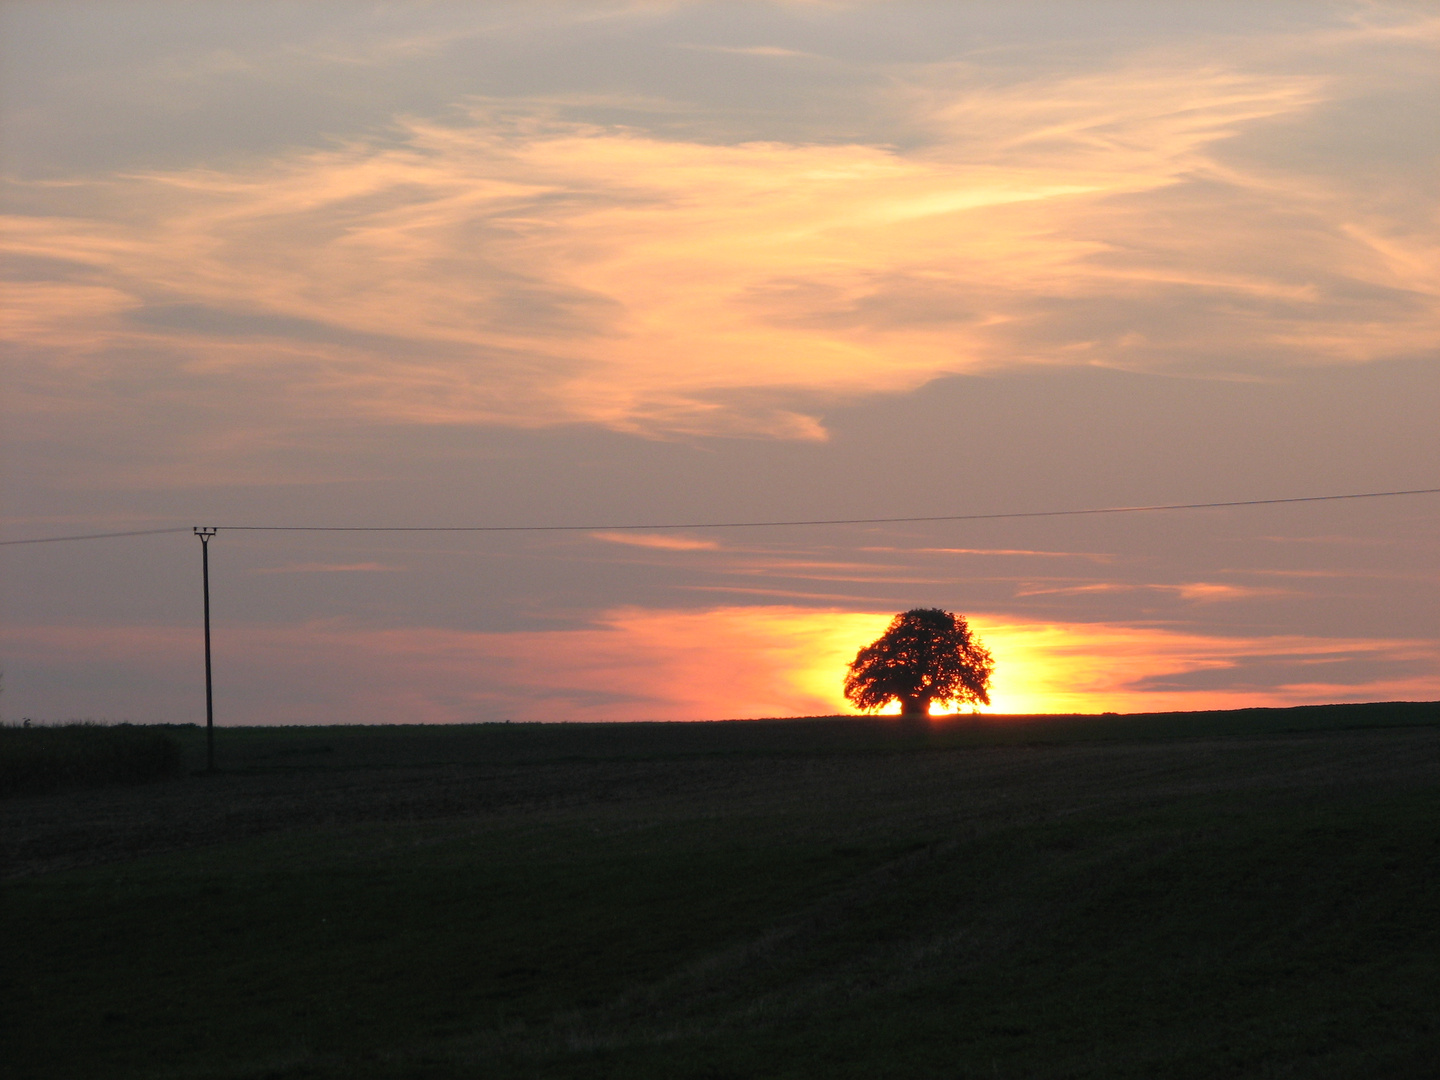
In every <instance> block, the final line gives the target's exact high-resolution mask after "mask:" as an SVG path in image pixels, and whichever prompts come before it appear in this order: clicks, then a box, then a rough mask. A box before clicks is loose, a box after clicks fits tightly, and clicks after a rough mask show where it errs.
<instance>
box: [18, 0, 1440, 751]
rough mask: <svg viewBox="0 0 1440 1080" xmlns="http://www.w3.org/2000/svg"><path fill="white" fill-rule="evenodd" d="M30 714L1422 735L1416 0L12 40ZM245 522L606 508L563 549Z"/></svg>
mask: <svg viewBox="0 0 1440 1080" xmlns="http://www.w3.org/2000/svg"><path fill="white" fill-rule="evenodd" d="M0 39H3V42H0V124H3V126H0V190H3V196H0V201H3V205H0V211H3V215H4V217H3V221H4V225H3V244H4V251H5V255H4V265H5V273H4V275H3V283H0V288H3V301H0V320H3V322H0V327H3V336H4V339H5V343H4V362H5V367H4V374H3V382H0V391H3V398H0V404H3V408H4V438H5V448H4V463H3V467H4V474H3V498H4V503H3V518H0V538H3V539H6V540H15V539H29V538H37V537H46V536H61V535H72V534H79V533H89V532H111V531H131V530H149V529H164V528H170V527H185V528H186V529H187V532H185V533H173V534H161V535H151V536H136V537H128V538H119V539H108V540H93V541H84V542H75V543H55V544H33V545H12V546H7V547H4V548H0V574H3V584H0V603H3V615H4V625H3V636H0V659H3V666H4V691H3V694H0V715H3V718H4V719H5V720H6V721H8V722H14V721H18V720H19V719H20V718H22V717H34V718H36V719H40V720H46V721H60V720H65V719H70V718H93V719H97V720H99V719H109V720H115V721H119V720H132V721H136V722H148V721H170V722H185V721H192V720H200V721H203V719H204V682H203V671H202V668H201V651H200V650H201V643H200V545H199V543H198V542H197V541H196V540H195V539H194V537H193V536H191V535H189V534H188V528H189V526H192V525H216V526H220V527H221V531H220V534H219V536H218V538H217V539H216V540H215V541H214V542H213V544H212V545H211V565H212V575H213V586H212V588H213V593H212V600H213V604H214V628H215V631H214V632H215V665H216V709H217V722H219V723H222V724H225V723H340V722H366V723H382V722H457V721H480V720H504V719H511V720H517V721H519V720H625V719H647V720H648V719H667V720H686V719H718V718H725V717H753V716H788V715H813V714H823V713H834V712H838V711H842V710H844V709H845V702H844V700H843V698H842V696H841V692H840V690H841V682H842V679H843V676H844V667H845V664H846V663H847V662H848V661H849V660H850V659H852V658H853V657H854V654H855V651H856V650H857V649H858V648H859V647H860V646H862V645H864V644H866V643H868V642H869V641H871V640H872V639H873V638H874V637H876V636H877V635H878V634H879V633H880V632H881V631H882V630H883V629H884V627H885V625H886V623H887V621H888V620H889V618H890V617H891V616H892V615H893V614H894V613H896V612H898V611H902V610H905V609H907V608H912V607H944V608H947V609H950V610H953V611H958V612H961V613H963V614H965V615H966V616H967V617H969V618H970V620H971V623H972V625H973V627H974V628H975V629H976V630H977V632H978V634H979V636H980V637H981V639H982V640H983V641H984V642H985V643H986V644H987V645H988V646H989V647H990V649H991V650H992V652H993V653H994V654H995V658H996V673H995V681H994V707H995V709H996V710H998V711H1015V712H1019V711H1084V712H1099V711H1104V710H1116V711H1138V710H1151V709H1197V708H1230V707H1241V706H1250V705H1287V704H1304V703H1312V702H1330V701H1366V700H1395V699H1410V700H1434V699H1440V495H1419V496H1408V497H1399V498H1388V499H1362V500H1353V501H1332V502H1311V503H1296V504H1289V505H1274V506H1256V507H1246V508H1229V509H1214V510H1188V511H1174V512H1166V513H1134V514H1114V515H1098V516H1065V517H1028V518H1009V519H1002V520H990V521H954V522H931V523H895V524H888V525H845V526H825V527H798V526H769V527H762V528H726V529H708V528H698V527H697V528H673V529H662V530H655V531H633V530H626V529H623V528H620V526H627V525H647V524H666V523H676V524H687V523H690V524H698V523H707V522H714V523H720V522H754V521H774V520H781V521H791V520H806V519H837V518H844V519H851V518H879V517H916V516H942V515H982V514H1008V513H1017V514H1023V513H1035V512H1042V511H1056V510H1074V509H1086V508H1095V507H1114V506H1135V505H1152V504H1175V503H1199V502H1216V501H1236V500H1259V499H1271V498H1275V499H1283V498H1296V497H1304V496H1313V495H1332V494H1343V493H1352V492H1373V491H1393V490H1401V489H1418V488H1436V487H1440V56H1437V50H1440V8H1437V7H1436V5H1435V4H1433V3H1383V2H1376V3H1324V2H1316V0H1303V2H1284V0H1275V2H1266V3H1250V2H1245V3H1241V2H1220V0H1209V2H1203V3H1190V2H1186V3H1166V2H1160V0H1136V2H1124V3H1121V2H1114V3H1111V2H1104V0H1087V2H1079V0H1076V2H1070V3H1066V2H1059V0H1049V2H1036V3H1027V2H1023V0H1007V2H1005V3H988V2H979V0H973V2H964V0H951V2H943V3H909V2H904V0H893V2H874V3H826V2H791V3H780V2H777V3H740V2H727V3H665V2H632V3H618V2H617V3H601V2H593V3H558V2H557V3H545V2H528V3H517V4H506V3H471V2H463V3H461V2H454V3H447V2H434V3H422V2H416V3H367V4H357V3H340V2H334V3H326V2H312V3H268V2H254V0H246V2H243V3H242V2H238V0H235V2H214V0H190V2H183V3H182V2H169V3H149V2H138V0H137V2H131V0H124V2H121V0H91V2H63V0H47V2H25V0H10V2H8V3H0ZM240 525H250V526H253V525H286V526H298V525H330V526H371V525H373V526H529V525H566V526H586V528H584V529H579V530H574V531H564V532H507V533H403V532H389V533H385V532H380V533H323V532H254V531H228V530H227V529H226V528H225V527H226V526H240Z"/></svg>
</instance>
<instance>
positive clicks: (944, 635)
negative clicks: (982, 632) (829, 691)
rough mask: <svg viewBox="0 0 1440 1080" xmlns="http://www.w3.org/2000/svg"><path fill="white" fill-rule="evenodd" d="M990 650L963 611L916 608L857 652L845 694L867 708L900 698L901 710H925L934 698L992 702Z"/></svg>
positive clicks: (903, 712) (922, 712)
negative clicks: (971, 629)
mask: <svg viewBox="0 0 1440 1080" xmlns="http://www.w3.org/2000/svg"><path fill="white" fill-rule="evenodd" d="M994 670H995V661H994V659H993V658H992V657H991V656H990V650H989V649H987V648H985V646H984V645H982V644H980V642H979V641H977V640H976V639H975V637H974V636H973V635H972V634H971V633H970V627H969V625H968V624H967V623H966V622H965V619H964V617H963V616H961V615H954V614H951V613H950V612H948V611H942V610H941V609H940V608H915V609H914V610H913V611H907V612H905V613H904V614H903V615H896V616H895V618H894V619H893V620H891V622H890V628H889V629H888V630H886V631H885V633H884V634H883V635H881V637H880V638H879V639H878V640H877V641H875V642H874V643H873V644H870V645H866V646H865V647H864V648H863V649H861V650H860V652H859V653H857V654H856V656H855V660H854V662H853V663H851V665H850V674H848V675H847V676H846V677H845V696H846V697H847V698H849V699H850V701H852V702H854V703H855V705H856V706H858V707H859V708H861V709H864V710H865V711H866V712H872V711H874V710H875V709H879V708H882V707H883V706H885V705H886V704H887V703H889V702H891V701H897V700H898V701H899V702H900V714H901V715H902V716H926V715H928V714H929V712H930V703H931V702H932V701H939V702H942V703H946V704H950V703H953V704H957V705H958V704H966V703H968V704H980V705H989V704H990V675H991V673H992V672H993V671H994Z"/></svg>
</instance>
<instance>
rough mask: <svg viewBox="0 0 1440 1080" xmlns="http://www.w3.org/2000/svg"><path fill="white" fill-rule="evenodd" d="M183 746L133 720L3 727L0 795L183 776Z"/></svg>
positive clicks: (44, 792)
mask: <svg viewBox="0 0 1440 1080" xmlns="http://www.w3.org/2000/svg"><path fill="white" fill-rule="evenodd" d="M180 768H181V762H180V744H179V743H178V742H177V741H176V740H175V738H174V737H173V736H171V735H169V734H167V733H166V732H165V731H162V730H157V729H156V728H153V727H135V726H132V725H130V724H117V725H115V726H113V727H112V726H108V725H103V724H93V723H73V724H62V725H58V726H55V727H15V726H12V725H5V726H0V798H4V797H6V796H11V795H43V794H46V793H48V792H52V791H60V790H63V789H65V788H82V787H99V786H101V785H104V784H136V783H143V782H145V781H149V780H160V779H163V778H165V777H169V776H178V775H179V774H180Z"/></svg>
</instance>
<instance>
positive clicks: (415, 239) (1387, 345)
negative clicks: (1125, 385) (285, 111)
mask: <svg viewBox="0 0 1440 1080" xmlns="http://www.w3.org/2000/svg"><path fill="white" fill-rule="evenodd" d="M967 80H968V81H967ZM894 93H895V97H896V100H897V101H899V102H900V103H901V104H900V106H898V107H899V108H900V110H901V112H902V113H903V114H904V115H905V117H906V120H905V123H906V124H907V125H908V126H909V127H910V128H911V129H912V130H914V131H916V132H923V133H924V135H925V138H924V140H923V142H922V144H921V145H918V146H916V147H913V148H910V149H905V150H900V149H897V148H895V147H890V146H880V145H868V144H858V143H850V144H834V143H813V144H809V143H781V142H748V143H730V144H724V143H721V144H711V143H701V142H696V141H687V140H685V139H680V138H673V137H665V136H662V135H659V134H653V133H647V132H646V131H644V130H640V129H634V128H622V127H616V126H613V125H612V126H603V125H595V124H580V123H574V122H564V121H561V120H558V119H556V118H554V117H553V115H548V114H547V113H546V112H545V111H544V110H543V109H542V110H539V111H535V112H533V113H531V114H529V115H527V114H525V112H524V111H523V109H519V108H517V107H516V105H515V104H514V103H512V104H511V106H510V107H508V108H507V109H505V110H503V111H502V110H499V109H497V108H494V107H491V106H485V105H475V106H474V107H473V108H472V109H471V110H470V111H469V113H468V115H467V117H466V118H465V119H462V120H458V121H455V122H447V123H438V122H436V121H434V120H429V119H425V118H422V117H415V116H412V117H402V118H398V119H397V120H396V121H395V123H394V125H393V126H392V127H391V129H390V130H389V131H387V132H384V133H381V134H367V135H358V136H351V137H347V138H344V139H338V140H336V141H335V142H334V143H333V144H332V145H330V146H328V147H324V148H320V149H310V150H304V151H296V152H293V153H289V154H283V155H280V156H277V157H273V158H271V159H269V160H266V161H257V162H252V163H249V164H241V165H234V166H229V167H226V168H219V167H209V168H190V169H179V170H173V171H168V172H156V171H150V172H145V173H135V174H131V175H127V176H114V177H109V178H106V179H103V180H90V179H85V178H76V179H74V180H67V181H65V182H63V183H57V182H28V183H20V182H12V183H11V184H10V194H11V198H12V200H16V201H19V202H21V203H23V204H26V205H27V209H28V212H27V213H25V214H23V215H12V216H11V217H9V218H8V219H6V221H5V230H6V234H7V238H8V240H7V244H8V248H9V250H10V251H11V253H12V255H13V256H14V257H16V258H17V259H18V260H20V262H19V264H18V265H21V266H22V268H23V272H22V273H21V274H20V276H21V277H22V278H27V279H28V280H22V281H19V282H15V283H11V284H9V285H8V286H7V293H6V300H5V308H6V312H7V334H8V335H9V337H10V340H11V341H12V342H15V343H17V344H18V345H19V346H21V347H23V348H24V349H26V350H27V352H28V353H29V355H30V356H31V357H32V358H33V359H32V367H31V369H30V370H29V372H28V373H27V374H26V376H25V377H24V378H23V379H21V380H20V382H21V384H22V385H21V386H20V388H19V390H20V392H21V393H22V394H24V393H26V392H27V391H28V393H29V395H30V400H34V401H39V400H41V399H48V400H49V401H50V404H51V407H53V406H54V402H55V401H57V400H66V399H67V398H69V399H71V400H73V399H74V398H75V397H76V395H77V394H82V393H83V392H84V390H85V388H86V386H87V385H89V386H96V385H99V384H102V383H104V382H106V381H107V380H112V379H113V377H114V373H115V372H116V371H117V370H124V369H125V368H126V367H127V366H128V365H129V364H131V363H132V359H131V357H132V355H133V354H134V353H135V352H137V351H145V352H147V353H149V354H151V355H158V356H160V357H163V358H164V359H163V360H161V361H160V362H161V363H163V364H166V365H168V367H169V370H170V372H171V374H172V376H173V380H172V381H173V383H174V386H172V388H171V392H172V393H175V394H179V395H183V394H184V393H185V391H184V384H185V381H186V376H187V375H194V374H197V373H202V372H203V373H205V375H206V376H207V378H208V379H209V380H211V384H212V385H213V384H214V383H215V382H218V383H219V384H221V385H224V386H226V387H229V388H231V390H232V392H234V393H236V394H237V395H239V396H240V397H241V398H245V399H248V400H251V401H253V402H254V405H255V407H259V406H261V405H262V404H264V403H270V404H272V405H273V406H274V407H275V415H276V417H277V418H278V422H281V423H283V418H284V416H285V413H286V411H287V409H290V408H295V409H303V411H304V413H305V415H307V416H308V417H311V418H313V417H315V416H316V415H317V414H318V415H324V414H325V413H326V412H329V413H331V414H332V415H334V416H336V417H339V416H350V417H365V418H369V419H371V420H377V421H381V422H420V423H446V424H453V423H500V424H514V425H522V426H535V425H544V424H554V423H562V422H570V421H576V420H581V421H587V422H593V423H599V424H604V425H607V426H610V427H613V428H617V429H620V430H625V431H638V432H645V433H650V434H667V433H671V434H673V433H685V432H690V433H710V434H726V433H729V434H764V435H769V436H776V437H786V438H800V439H819V438H823V437H824V429H823V427H822V426H821V424H820V422H819V421H818V419H817V418H816V416H815V414H814V412H813V411H812V410H814V409H815V408H816V405H815V404H814V403H816V402H819V401H824V400H833V399H834V398H835V397H837V396H847V395H848V396H853V395H859V394H874V393H888V392H898V391H903V390H907V389H911V388H913V387H915V386H918V385H920V384H922V383H924V382H925V381H927V380H929V379H932V378H934V377H936V376H938V375H942V374H945V373H949V372H957V371H970V370H979V369H989V368H994V367H997V366H1006V365H1014V364H1028V363H1052V364H1053V363H1083V364H1107V365H1115V366H1126V367H1134V368H1149V369H1163V370H1170V369H1176V370H1187V371H1198V372H1201V373H1204V372H1212V373H1225V372H1226V371H1228V370H1231V369H1232V368H1233V365H1234V364H1235V363H1236V358H1243V364H1244V365H1248V367H1249V368H1251V369H1253V368H1255V366H1256V365H1259V366H1260V367H1261V368H1263V367H1264V366H1265V365H1267V364H1269V365H1285V364H1291V363H1296V362H1302V361H1303V362H1314V361H1317V360H1329V361H1337V362H1338V361H1352V362H1353V361H1363V360H1367V359H1372V358H1375V357H1379V356H1385V355H1395V354H1403V353H1406V352H1414V351H1416V350H1421V349H1424V348H1428V347H1429V346H1430V345H1432V344H1433V341H1434V340H1435V335H1436V333H1437V326H1440V317H1437V310H1440V303H1437V295H1440V287H1437V270H1436V259H1435V250H1436V246H1435V244H1436V238H1435V235H1434V232H1433V229H1432V230H1430V231H1429V232H1426V231H1423V230H1421V231H1417V230H1416V229H1415V227H1414V222H1413V221H1412V222H1411V223H1410V224H1409V226H1408V227H1407V228H1400V227H1398V225H1397V221H1396V220H1394V219H1393V215H1392V218H1389V219H1387V218H1386V216H1385V214H1384V212H1383V209H1382V208H1377V207H1376V206H1374V205H1368V204H1365V205H1362V204H1361V203H1358V202H1357V201H1356V198H1357V197H1356V196H1355V194H1354V192H1352V191H1350V190H1348V189H1346V188H1345V187H1344V185H1336V184H1334V183H1331V182H1330V181H1328V180H1327V179H1326V178H1325V177H1323V176H1316V175H1314V174H1302V173H1297V172H1295V171H1293V170H1292V171H1288V172H1287V171H1285V170H1283V169H1277V168H1275V167H1273V164H1267V165H1266V166H1265V167H1263V168H1262V167H1259V166H1256V165H1254V164H1253V163H1252V164H1247V163H1246V162H1245V161H1244V160H1243V159H1237V158H1235V157H1234V155H1226V154H1223V153H1221V152H1220V151H1221V150H1222V148H1223V147H1225V145H1226V144H1227V142H1229V141H1230V140H1232V139H1233V138H1235V137H1236V136H1237V135H1238V134H1240V133H1244V132H1247V131H1250V130H1252V129H1257V128H1258V127H1260V126H1264V125H1269V126H1274V125H1277V124H1280V125H1284V124H1286V123H1293V122H1296V121H1298V120H1299V119H1300V118H1302V117H1303V116H1304V115H1305V114H1306V112H1307V111H1308V110H1310V109H1312V108H1314V107H1315V106H1317V105H1318V104H1320V103H1322V102H1324V101H1325V100H1327V93H1328V91H1327V89H1326V87H1325V85H1324V82H1323V81H1322V80H1321V79H1319V78H1317V77H1315V76H1312V75H1307V74H1277V73H1274V72H1269V73H1261V72H1246V71H1241V70H1228V69H1224V68H1219V67H1216V66H1214V65H1205V66H1194V65H1192V66H1189V67H1173V68H1164V67H1155V66H1146V65H1145V64H1136V65H1132V66H1128V67H1121V68H1118V69H1116V70H1111V71H1106V72H1103V73H1090V74H1082V75H1074V76H1071V77H1067V78H1060V79H1055V78H1048V79H1047V78H1030V79H1022V80H1018V81H1011V82H1010V83H1008V84H1006V85H1003V86H1002V85H992V84H986V83H983V82H982V83H980V84H979V85H975V75H974V72H973V71H970V70H969V69H965V70H957V71H949V70H948V69H946V68H945V67H944V66H943V65H942V66H939V67H937V68H934V69H929V70H927V71H925V72H924V73H922V76H921V77H919V78H916V79H914V80H913V81H912V83H911V85H910V86H909V87H908V88H904V89H901V90H897V91H895V92H894ZM62 268H63V270H62ZM679 357H683V363H677V362H676V359H677V358H679ZM62 371H63V377H62V376H61V374H60V372H62ZM761 391H763V393H759V395H758V396H757V392H761ZM767 395H768V397H767ZM807 401H808V402H810V403H811V404H809V405H807V404H806V402H807Z"/></svg>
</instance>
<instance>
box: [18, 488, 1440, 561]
mask: <svg viewBox="0 0 1440 1080" xmlns="http://www.w3.org/2000/svg"><path fill="white" fill-rule="evenodd" d="M1437 494H1440V488H1410V489H1407V490H1403V491H1362V492H1353V493H1349V494H1344V495H1304V496H1297V497H1291V498H1283V499H1235V500H1230V501H1226V502H1201V503H1163V504H1157V505H1152V506H1102V507H1092V508H1088V509H1083V510H1028V511H1016V512H1010V513H1002V514H931V515H923V516H909V517H872V518H814V519H804V520H792V521H695V522H666V523H656V524H621V525H216V526H211V527H212V528H214V529H218V530H221V531H227V532H413V533H427V532H444V533H462V532H469V533H512V532H636V531H642V530H674V529H761V528H794V527H809V526H821V525H904V524H923V523H927V522H945V521H1004V520H1015V519H1021V518H1050V517H1078V516H1082V515H1094V514H1138V513H1155V512H1160V511H1168V510H1218V509H1226V508H1231V507H1246V506H1279V505H1284V504H1292V503H1317V502H1338V501H1341V500H1345V499H1385V498H1394V497H1397V496H1404V495H1437ZM189 531H191V527H190V526H176V527H173V528H164V529H139V530H134V531H130V532H109V533H86V534H83V535H77V536H41V537H36V538H34V539H29V540H0V547H4V546H9V545H13V544H54V543H60V542H62V541H69V540H108V539H113V538H116V537H122V536H157V535H160V534H162V533H178V532H189Z"/></svg>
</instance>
